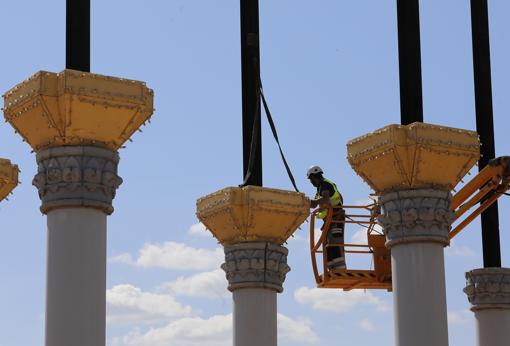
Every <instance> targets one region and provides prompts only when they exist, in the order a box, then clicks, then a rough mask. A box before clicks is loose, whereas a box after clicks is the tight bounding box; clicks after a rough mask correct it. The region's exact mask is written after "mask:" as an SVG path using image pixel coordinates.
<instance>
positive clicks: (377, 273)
mask: <svg viewBox="0 0 510 346" xmlns="http://www.w3.org/2000/svg"><path fill="white" fill-rule="evenodd" d="M509 189H510V156H502V157H498V158H496V159H493V160H491V161H490V162H489V164H488V165H487V166H486V167H485V168H484V169H482V170H481V171H480V172H479V173H478V174H477V175H476V176H474V177H473V178H472V179H471V180H470V181H469V182H468V183H467V184H465V185H464V186H463V187H462V189H460V190H459V191H458V192H457V193H455V194H454V195H453V196H452V200H451V209H452V211H453V212H454V219H453V223H454V227H453V228H452V230H451V231H450V233H449V238H450V239H452V238H453V237H455V236H456V235H458V234H459V233H460V232H461V231H462V230H463V229H465V228H466V226H467V225H469V224H470V223H471V222H472V221H473V220H474V219H476V218H477V217H478V216H479V215H480V214H481V213H482V212H484V211H485V210H486V209H487V208H489V207H490V206H491V205H492V204H493V203H494V202H496V201H497V199H498V198H499V197H501V196H503V195H508V193H507V191H508V190H509ZM477 204H479V206H478V207H477V208H476V209H474V210H473V211H471V210H472V209H473V208H474V207H475V206H476V205H477ZM327 208H328V209H329V211H328V215H327V217H326V219H325V221H324V225H323V226H322V228H321V234H320V236H319V237H318V239H316V235H315V223H316V219H317V213H318V212H319V210H322V209H324V206H320V207H319V208H317V209H316V210H314V211H313V212H312V214H311V218H310V250H311V259H312V268H313V273H314V277H315V281H316V282H317V287H319V288H341V289H343V290H345V291H350V290H352V289H385V290H387V291H391V289H392V282H391V252H390V249H388V248H386V246H385V242H386V238H385V236H384V234H382V233H381V232H380V231H378V230H377V229H376V228H375V226H376V224H377V218H378V216H379V214H380V206H379V205H378V204H377V202H376V201H375V200H374V202H373V203H372V204H369V205H364V206H339V207H331V206H329V207H327ZM335 209H341V212H340V213H339V212H336V213H334V211H335ZM470 211H471V212H470ZM469 212H470V213H469ZM333 214H337V215H338V214H340V215H343V216H344V217H343V218H342V220H335V219H333ZM466 215H467V216H466ZM331 223H344V224H345V225H347V224H357V225H360V226H363V227H365V228H366V229H367V233H366V234H367V244H348V243H345V244H326V236H327V230H328V229H329V226H330V224H331ZM344 228H345V227H344ZM332 246H334V247H339V248H342V249H343V250H344V253H346V254H348V253H350V254H361V255H369V256H372V257H373V262H372V263H373V268H371V269H351V268H347V269H330V268H328V266H327V259H326V253H327V251H326V249H327V248H328V247H332ZM318 259H319V261H318ZM318 262H321V264H322V265H320V266H319V263H318ZM319 267H320V268H321V271H322V274H321V273H320V272H319Z"/></svg>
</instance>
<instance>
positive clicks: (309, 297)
mask: <svg viewBox="0 0 510 346" xmlns="http://www.w3.org/2000/svg"><path fill="white" fill-rule="evenodd" d="M294 299H295V300H296V301H297V302H298V303H300V304H304V305H310V306H311V307H312V309H314V310H323V311H332V312H337V313H343V312H348V311H351V310H353V309H354V308H356V307H357V306H360V305H371V306H374V307H375V308H376V309H377V310H379V311H387V310H389V305H388V303H387V302H386V301H385V300H383V299H381V298H380V297H377V296H375V295H374V294H373V293H371V292H370V291H367V292H365V291H362V290H352V291H349V292H344V291H341V290H332V289H331V290H330V289H323V288H308V287H301V288H298V289H297V290H296V291H295V292H294Z"/></svg>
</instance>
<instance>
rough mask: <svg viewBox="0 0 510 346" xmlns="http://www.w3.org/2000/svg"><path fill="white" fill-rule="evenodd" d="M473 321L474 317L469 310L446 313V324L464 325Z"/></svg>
mask: <svg viewBox="0 0 510 346" xmlns="http://www.w3.org/2000/svg"><path fill="white" fill-rule="evenodd" d="M473 321H474V315H473V313H472V312H470V311H469V310H462V311H448V323H449V324H452V325H464V324H468V323H471V322H473Z"/></svg>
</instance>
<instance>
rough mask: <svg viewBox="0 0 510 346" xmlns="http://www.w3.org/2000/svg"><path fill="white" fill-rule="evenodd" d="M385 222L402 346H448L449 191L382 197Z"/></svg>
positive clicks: (399, 345) (399, 344) (397, 333)
mask: <svg viewBox="0 0 510 346" xmlns="http://www.w3.org/2000/svg"><path fill="white" fill-rule="evenodd" d="M380 202H381V205H382V207H383V214H382V216H381V217H380V218H379V220H380V222H381V224H382V225H383V228H384V233H385V234H386V238H387V243H386V245H387V246H388V247H390V248H391V260H392V280H393V309H394V320H395V340H396V345H397V346H430V345H434V346H447V345H448V321H447V308H446V288H445V272H444V252H443V248H444V246H445V245H447V244H448V232H449V229H450V220H451V216H452V215H451V211H450V208H449V205H450V194H449V193H448V192H444V191H439V190H433V189H420V190H404V191H398V192H390V193H387V194H385V195H383V196H382V197H381V198H380Z"/></svg>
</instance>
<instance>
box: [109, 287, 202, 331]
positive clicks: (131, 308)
mask: <svg viewBox="0 0 510 346" xmlns="http://www.w3.org/2000/svg"><path fill="white" fill-rule="evenodd" d="M106 303H107V321H108V323H110V324H150V323H156V322H160V321H167V320H168V319H169V318H176V317H182V316H189V315H190V314H191V312H192V310H191V307H190V306H185V305H182V304H180V303H179V302H177V301H176V300H175V299H174V297H172V296H170V295H168V294H157V293H151V292H144V291H142V290H141V289H140V288H138V287H135V286H132V285H128V284H123V285H116V286H114V287H112V288H111V289H108V290H106Z"/></svg>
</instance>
